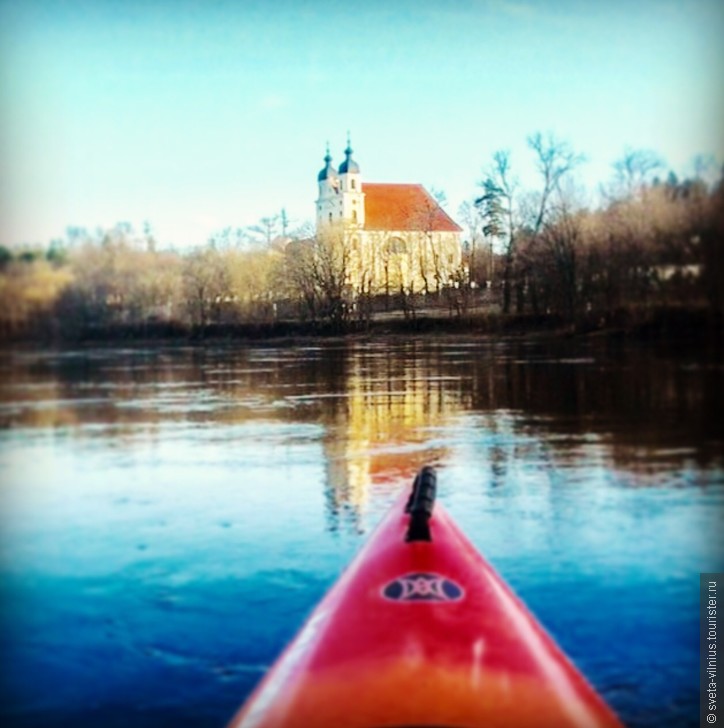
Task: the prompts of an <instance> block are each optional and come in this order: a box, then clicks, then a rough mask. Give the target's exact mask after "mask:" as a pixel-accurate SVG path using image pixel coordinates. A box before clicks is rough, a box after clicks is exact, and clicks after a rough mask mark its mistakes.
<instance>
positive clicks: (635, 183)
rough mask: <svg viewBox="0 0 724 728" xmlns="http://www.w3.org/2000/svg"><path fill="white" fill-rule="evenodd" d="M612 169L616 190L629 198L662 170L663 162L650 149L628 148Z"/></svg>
mask: <svg viewBox="0 0 724 728" xmlns="http://www.w3.org/2000/svg"><path fill="white" fill-rule="evenodd" d="M613 169H614V174H615V181H616V183H617V186H618V189H619V190H622V192H623V194H624V195H626V196H628V197H631V196H632V195H634V194H636V192H638V191H639V190H640V189H641V188H642V187H643V186H644V185H645V184H646V183H647V182H649V181H650V179H651V175H652V174H653V173H654V172H656V171H658V170H662V169H664V160H663V159H662V158H661V157H660V156H659V155H658V154H657V153H656V152H654V151H652V150H650V149H631V148H630V147H628V148H626V150H625V151H624V153H623V155H622V156H621V157H620V159H617V160H616V161H615V162H614V163H613Z"/></svg>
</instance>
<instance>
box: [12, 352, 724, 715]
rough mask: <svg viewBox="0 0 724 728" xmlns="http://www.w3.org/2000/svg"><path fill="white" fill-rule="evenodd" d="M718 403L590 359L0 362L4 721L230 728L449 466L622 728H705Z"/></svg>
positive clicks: (643, 365) (721, 454)
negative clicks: (399, 507) (704, 610)
mask: <svg viewBox="0 0 724 728" xmlns="http://www.w3.org/2000/svg"><path fill="white" fill-rule="evenodd" d="M722 384H724V365H722V363H721V362H720V361H717V360H716V358H715V357H713V356H708V355H707V354H706V352H701V351H697V352H688V351H673V350H670V349H661V350H656V349H654V348H652V347H643V346H634V345H630V344H629V345H624V344H623V343H621V342H610V341H604V340H597V339H592V340H589V341H571V340H565V341H553V342H551V341H548V342H543V341H538V342H530V341H529V342H522V341H507V342H505V341H502V342H500V341H476V340H473V339H464V338H460V339H455V338H450V339H443V338H439V339H433V340H422V339H419V340H414V339H410V340H390V341H384V342H378V341H353V342H348V343H330V344H326V345H320V346H308V345H307V346H294V347H273V346H265V347H261V346H258V347H248V346H228V347H210V348H205V349H202V348H183V347H179V348H160V349H130V348H129V349H88V350H76V351H62V352H55V353H47V352H45V353H39V352H32V351H14V352H4V353H2V354H1V355H0V509H1V510H0V515H1V518H2V535H1V537H0V538H1V539H2V540H1V545H2V559H1V562H0V568H1V569H2V580H1V581H0V590H1V591H2V601H1V602H0V609H1V610H2V611H1V622H0V625H1V628H2V649H3V653H4V654H3V664H4V665H5V664H7V665H12V669H11V670H8V671H4V674H3V677H2V691H3V695H2V701H1V703H2V707H1V708H0V711H1V712H2V715H1V716H0V717H2V718H3V724H4V725H18V726H35V725H44V726H56V725H57V726H59V725H67V724H69V723H71V722H72V723H73V724H75V725H80V726H83V725H97V724H98V723H99V722H102V723H103V724H104V725H111V726H115V725H118V726H121V725H123V726H125V725H134V726H145V725H148V726H151V725H162V724H166V723H169V722H176V723H177V724H181V725H189V726H191V725H193V726H202V725H223V724H224V722H225V721H226V720H227V719H228V718H229V717H230V715H231V714H232V713H233V711H234V709H235V708H236V706H237V705H238V704H239V703H240V702H241V701H242V700H243V698H244V697H245V695H246V694H248V692H249V691H250V690H251V689H252V688H253V686H254V685H255V684H256V682H257V681H258V679H259V678H260V677H261V675H262V674H263V673H264V671H265V669H266V668H267V667H268V666H269V665H270V663H271V662H272V661H273V660H274V658H275V657H276V655H277V654H278V652H279V650H280V649H281V648H282V647H283V645H284V644H285V642H286V641H287V640H288V639H289V638H290V637H291V636H292V635H293V634H294V633H295V631H296V630H297V629H298V627H299V626H300V624H301V622H302V620H303V619H304V617H305V616H306V615H307V614H308V613H309V611H310V610H311V609H312V608H313V606H314V604H315V603H316V602H317V600H318V599H319V598H320V597H321V596H322V594H323V593H324V591H325V590H326V589H327V588H328V587H329V586H330V585H331V583H332V582H333V581H334V579H335V578H336V577H337V576H338V575H339V573H340V571H341V570H342V569H343V568H344V566H345V564H346V563H347V562H348V561H349V559H350V558H351V557H352V555H353V554H354V553H355V551H356V550H357V548H358V547H359V546H360V544H361V543H362V542H363V540H364V539H365V538H366V537H367V535H368V534H369V532H370V529H371V528H372V527H373V526H374V525H375V523H376V522H377V521H378V520H379V518H380V517H381V515H382V514H383V513H384V511H385V510H386V508H387V507H388V506H389V504H390V503H391V502H392V500H393V499H394V498H395V496H396V494H397V493H398V492H399V489H400V488H402V487H407V486H408V485H409V482H410V480H411V478H412V476H413V475H414V473H415V471H416V470H417V469H418V468H419V467H420V466H421V465H423V464H426V463H432V464H435V465H436V466H437V467H438V468H439V486H440V498H441V499H442V500H443V501H444V503H445V505H446V506H447V507H448V509H449V510H450V511H451V512H452V514H453V515H454V516H455V518H456V520H457V521H458V522H459V524H460V525H461V526H462V527H463V529H464V530H465V531H466V533H467V534H468V536H469V537H470V538H471V540H472V541H473V542H474V543H475V544H476V546H477V547H478V548H479V549H480V550H481V551H482V552H483V553H484V554H485V556H486V557H487V558H489V559H490V560H491V561H492V563H493V564H494V565H495V566H496V568H497V569H498V570H499V571H500V572H501V574H502V575H503V577H504V578H505V579H506V580H507V581H508V582H509V583H510V584H511V585H512V586H513V587H514V589H515V590H516V591H517V592H518V594H519V595H520V596H521V597H522V598H523V599H524V600H525V601H526V603H527V604H528V605H529V606H530V607H531V609H532V610H533V611H534V613H535V614H536V615H537V616H538V618H539V619H540V620H541V621H542V622H543V624H544V625H545V626H546V628H547V629H548V630H549V631H551V632H552V633H553V635H554V636H555V637H556V639H557V640H558V641H559V642H560V643H561V644H562V646H563V647H564V649H565V650H566V651H567V652H568V654H569V655H571V656H572V657H573V659H574V661H575V662H576V663H577V664H578V665H579V666H580V667H581V668H582V669H583V671H584V673H585V674H586V675H587V677H588V678H589V679H590V680H591V681H592V682H593V683H594V684H595V685H596V687H597V688H598V689H599V690H600V691H601V692H602V693H603V694H604V696H605V697H606V698H607V699H608V700H609V701H610V702H611V703H612V704H613V706H614V707H615V708H616V709H617V710H618V711H619V713H620V714H621V715H622V716H623V718H624V719H625V720H626V722H627V723H628V724H630V725H633V726H654V725H671V726H679V725H692V726H693V725H696V724H697V721H698V718H697V716H698V692H697V689H698V667H697V658H698V574H699V572H700V571H722V570H724V563H723V560H722V558H721V548H720V545H719V542H720V539H721V537H720V535H719V534H720V533H721V530H722V514H723V513H724V502H723V501H724V498H723V496H724V488H723V487H722V486H724V425H723V424H722V423H723V422H724V418H722V417H721V412H722V411H724V408H723V407H722V405H723V404H724V402H723V401H722V400H723V399H724V387H723V386H722ZM654 667H655V669H654Z"/></svg>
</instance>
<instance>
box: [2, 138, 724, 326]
mask: <svg viewBox="0 0 724 728" xmlns="http://www.w3.org/2000/svg"><path fill="white" fill-rule="evenodd" d="M527 141H528V148H529V151H530V154H531V155H532V159H533V160H534V161H535V164H536V169H537V185H536V186H534V188H532V189H525V188H523V186H522V185H521V183H520V181H519V179H518V176H517V175H516V173H515V168H514V160H513V159H512V156H511V154H510V153H509V152H508V151H505V150H500V151H497V152H495V153H494V154H493V155H492V158H491V160H490V162H489V163H488V165H487V166H486V168H485V172H484V175H483V177H482V179H481V181H480V186H479V190H478V191H477V194H476V195H475V196H474V197H472V198H471V200H470V201H469V202H467V203H464V204H463V205H462V206H461V209H460V211H459V215H458V218H459V220H460V221H461V222H462V223H463V224H464V225H465V227H466V230H465V234H464V236H463V237H464V242H463V257H462V262H461V264H460V267H459V270H456V271H453V272H452V274H450V275H447V276H446V278H445V280H444V281H443V280H442V278H440V277H439V276H437V280H436V283H435V285H434V286H425V289H424V290H420V291H415V290H412V289H411V288H409V287H408V288H405V287H403V286H400V287H399V288H396V289H394V290H390V289H389V288H388V289H385V290H384V291H382V292H380V291H379V290H378V291H377V292H375V291H374V290H373V289H372V287H371V286H367V287H365V286H364V285H362V286H361V287H359V286H358V287H357V288H354V287H353V286H351V285H350V272H351V271H350V265H351V263H350V261H351V259H352V258H353V257H354V256H353V255H352V253H353V251H351V250H350V247H349V245H348V244H346V243H345V236H344V234H343V231H334V232H333V233H328V234H327V235H323V236H315V235H314V234H313V231H312V230H311V226H307V227H306V228H302V229H298V230H295V231H292V230H290V226H289V221H288V219H287V216H286V213H284V211H282V213H281V214H280V215H275V216H271V217H267V218H262V219H261V220H260V222H259V224H258V225H256V226H252V227H250V228H246V229H242V230H238V229H233V228H226V229H225V230H222V231H220V232H219V233H217V234H215V235H214V236H212V238H211V239H210V240H209V241H208V242H207V244H206V245H204V246H201V247H199V248H195V249H193V250H186V251H178V250H162V249H159V247H158V245H157V244H156V241H155V239H154V236H153V234H152V232H151V230H150V229H149V228H148V227H145V228H144V230H143V231H140V232H139V231H136V230H134V228H133V227H132V226H131V225H129V224H127V223H119V224H117V225H116V226H114V227H113V228H111V229H107V230H96V231H93V232H91V231H88V230H86V229H84V228H78V227H74V228H69V229H68V230H67V231H66V236H65V237H64V238H63V239H58V240H54V241H52V242H51V244H50V245H49V246H47V247H45V248H42V247H25V248H22V249H16V250H12V249H10V248H7V247H3V246H0V337H2V338H6V339H7V338H14V337H28V336H55V335H58V336H62V337H69V338H73V337H78V336H83V335H86V334H87V333H88V332H96V333H100V334H102V332H103V331H108V330H112V329H114V328H118V327H131V328H133V327H136V328H138V327H141V328H142V327H148V326H157V327H158V326H162V325H168V326H176V327H178V328H179V330H184V331H188V330H198V331H203V330H204V329H206V328H208V327H209V326H211V325H223V324H229V325H234V324H246V323H253V324H257V323H267V324H268V323H273V322H278V321H280V320H291V321H303V322H307V323H309V324H313V325H316V324H332V325H333V326H334V327H335V328H337V329H341V330H343V329H344V328H345V326H346V325H347V324H348V323H349V322H350V320H352V319H353V318H354V319H357V320H360V321H365V322H368V321H369V320H370V319H371V318H374V316H375V312H380V311H389V310H391V309H399V310H400V311H401V312H402V313H403V314H404V315H405V316H406V317H410V316H413V317H414V315H415V312H416V311H418V310H419V309H420V308H425V307H431V306H435V305H437V306H442V307H443V308H447V310H448V311H449V312H450V315H453V316H457V317H462V316H465V315H473V313H474V312H475V311H476V309H475V306H476V305H477V306H481V305H482V306H484V308H479V309H478V311H479V312H481V313H480V315H484V314H485V312H488V313H489V312H491V311H497V310H499V311H500V312H502V314H503V315H508V316H514V315H521V314H522V315H530V314H532V315H534V316H538V317H540V316H547V315H549V316H555V317H558V318H559V319H560V320H563V321H567V322H572V323H575V322H577V321H580V320H581V319H584V318H585V319H595V320H597V321H604V322H605V321H606V320H609V319H610V318H611V317H612V316H615V315H616V313H617V312H619V311H621V310H633V309H638V310H640V309H646V308H647V307H652V306H657V305H659V306H660V305H665V306H667V305H668V306H671V305H677V306H682V305H684V306H706V307H708V308H709V309H710V310H712V311H716V312H719V313H721V312H723V311H724V290H723V288H724V287H723V286H722V282H724V255H723V254H722V253H723V249H724V183H723V181H722V177H721V175H720V176H719V178H718V179H714V180H711V179H709V180H708V181H706V180H705V178H706V177H707V172H708V171H709V172H710V169H709V170H707V165H706V164H704V163H703V162H702V163H701V164H700V165H699V166H698V167H697V170H696V172H695V174H694V175H692V176H691V177H690V178H687V179H683V180H679V179H678V178H677V177H676V176H675V175H674V174H673V173H668V174H666V175H665V166H664V163H663V161H662V160H661V159H660V158H659V157H658V156H657V155H655V154H654V153H653V152H649V151H644V150H627V151H626V152H625V153H624V154H623V155H622V157H621V158H620V159H619V160H617V161H616V163H615V164H614V166H613V176H612V179H611V180H609V182H608V183H607V184H606V185H604V186H602V188H601V194H600V200H599V201H598V202H597V203H596V204H592V203H590V202H589V201H588V200H587V199H586V193H585V192H584V191H583V190H582V188H581V187H580V185H578V184H577V182H576V179H577V176H576V173H577V171H578V170H579V169H580V167H581V165H582V164H583V163H584V161H585V160H584V157H583V156H582V155H580V154H578V153H576V152H575V151H574V150H573V149H572V148H571V147H570V146H569V145H568V144H567V143H565V142H563V141H560V140H558V139H556V138H555V137H554V136H552V135H550V134H549V135H543V134H540V133H538V134H534V135H531V136H530V137H529V138H528V140H527ZM708 166H709V167H711V165H708ZM664 175H665V176H664ZM423 232H424V231H423ZM386 250H387V251H390V250H393V249H392V248H391V247H389V246H387V247H385V246H380V251H381V252H380V255H386V253H385V252H384V251H386ZM433 253H434V251H433ZM393 254H394V256H396V257H399V256H400V255H401V254H402V253H400V251H398V250H396V249H395V250H393V252H392V253H390V255H393ZM418 255H419V253H418ZM390 260H392V258H390ZM429 260H434V255H432V257H429V256H428V263H429ZM383 262H385V263H387V262H388V261H383ZM398 262H399V261H398ZM414 262H415V261H410V265H412V264H413V263H414ZM420 264H421V263H420ZM383 267H384V266H383ZM408 267H409V266H408ZM421 270H422V269H421ZM433 273H434V271H433ZM434 278H435V276H433V279H434Z"/></svg>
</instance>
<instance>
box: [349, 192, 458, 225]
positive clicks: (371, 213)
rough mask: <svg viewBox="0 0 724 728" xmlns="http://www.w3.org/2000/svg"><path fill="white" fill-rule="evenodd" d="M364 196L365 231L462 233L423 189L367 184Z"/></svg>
mask: <svg viewBox="0 0 724 728" xmlns="http://www.w3.org/2000/svg"><path fill="white" fill-rule="evenodd" d="M362 192H364V195H365V198H364V201H365V224H364V228H365V230H424V231H426V232H433V231H434V232H438V231H439V232H442V231H448V232H454V233H457V232H460V231H461V230H462V228H461V227H460V226H459V225H458V224H457V223H455V222H454V221H453V220H452V218H451V217H450V216H449V215H448V214H447V213H446V212H445V210H443V209H442V207H440V205H439V204H438V203H437V201H436V200H435V198H434V197H433V196H432V195H431V194H430V193H429V192H428V191H427V190H426V189H425V188H424V187H423V186H422V185H406V184H377V183H373V182H363V183H362Z"/></svg>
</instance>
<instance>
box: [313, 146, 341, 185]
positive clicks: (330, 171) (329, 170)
mask: <svg viewBox="0 0 724 728" xmlns="http://www.w3.org/2000/svg"><path fill="white" fill-rule="evenodd" d="M324 161H325V165H324V169H323V170H322V171H321V172H320V173H319V174H318V175H317V181H318V182H323V181H324V180H325V179H329V178H330V177H336V176H337V170H336V169H335V168H334V167H333V166H332V157H331V155H330V154H329V150H327V154H326V155H325V157H324Z"/></svg>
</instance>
